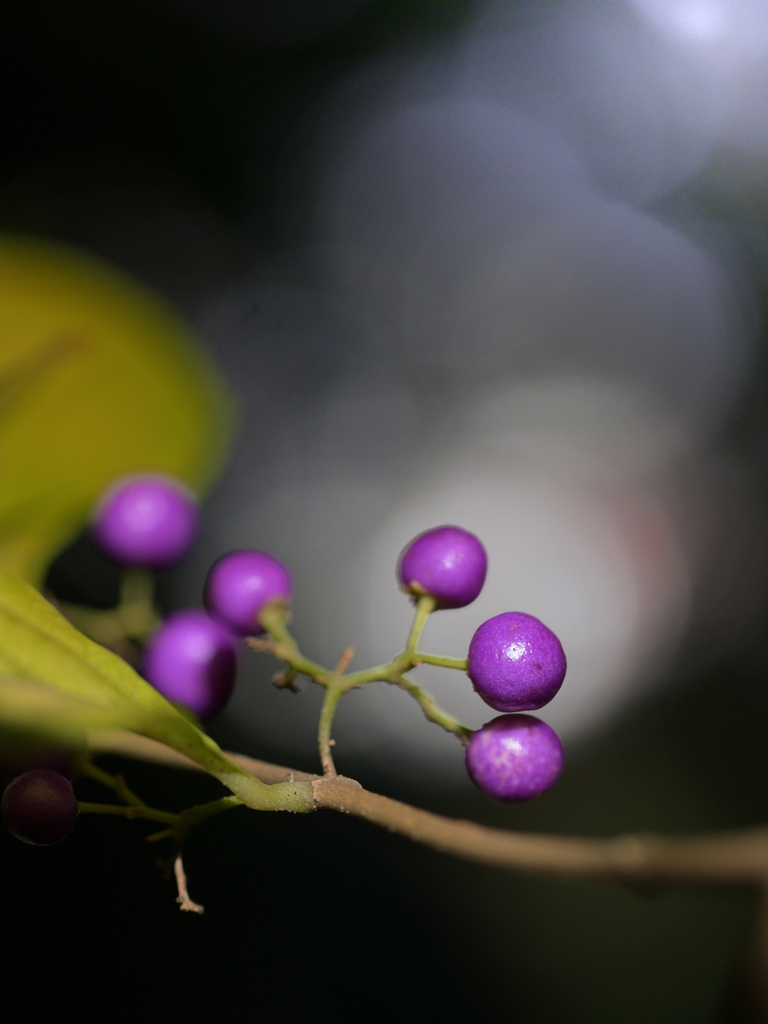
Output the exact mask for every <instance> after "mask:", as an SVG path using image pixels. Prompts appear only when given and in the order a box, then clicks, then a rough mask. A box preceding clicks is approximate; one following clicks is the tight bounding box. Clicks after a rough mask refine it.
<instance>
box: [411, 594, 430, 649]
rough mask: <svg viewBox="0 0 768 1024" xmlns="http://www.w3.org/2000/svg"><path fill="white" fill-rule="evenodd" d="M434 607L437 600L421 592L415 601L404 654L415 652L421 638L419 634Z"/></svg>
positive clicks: (422, 630)
mask: <svg viewBox="0 0 768 1024" xmlns="http://www.w3.org/2000/svg"><path fill="white" fill-rule="evenodd" d="M436 607H437V602H436V601H435V599H434V597H431V596H430V595H429V594H422V596H421V597H420V598H419V599H418V601H417V602H416V614H415V615H414V617H413V624H412V625H411V631H410V633H409V634H408V642H407V643H406V645H405V653H406V654H410V655H411V656H413V655H414V654H415V653H416V648H417V647H418V646H419V640H421V634H422V633H423V632H424V627H425V626H426V624H427V619H428V618H429V616H430V615H431V614H432V612H433V611H434V610H435V608H436Z"/></svg>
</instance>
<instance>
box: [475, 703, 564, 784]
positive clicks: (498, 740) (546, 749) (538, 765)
mask: <svg viewBox="0 0 768 1024" xmlns="http://www.w3.org/2000/svg"><path fill="white" fill-rule="evenodd" d="M466 758H467V771H468V772H469V775H470V778H471V779H472V781H473V782H474V783H475V785H476V786H477V787H478V788H479V789H482V790H483V792H484V793H487V794H488V795H489V796H492V797H495V798H496V799H497V800H506V801H508V802H510V803H519V802H521V801H523V800H532V799H533V797H536V796H539V794H541V793H543V792H544V790H545V789H549V787H550V786H552V785H554V783H555V782H557V780H558V778H559V776H560V772H561V771H562V770H563V761H564V754H563V745H562V743H561V742H560V740H559V738H558V735H557V733H556V732H555V730H554V729H552V728H551V727H550V726H548V725H547V723H546V722H542V721H541V720H540V719H538V718H534V717H533V715H500V716H499V717H498V718H494V720H493V721H492V722H489V723H488V724H487V725H484V726H483V727H482V729H478V731H477V732H476V733H473V734H472V737H471V738H470V741H469V744H468V746H467V755H466Z"/></svg>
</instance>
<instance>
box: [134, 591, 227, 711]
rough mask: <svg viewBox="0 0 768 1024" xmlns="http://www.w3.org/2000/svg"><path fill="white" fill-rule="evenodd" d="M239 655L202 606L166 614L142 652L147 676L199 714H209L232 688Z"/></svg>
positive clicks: (165, 693) (219, 707) (170, 697)
mask: <svg viewBox="0 0 768 1024" xmlns="http://www.w3.org/2000/svg"><path fill="white" fill-rule="evenodd" d="M236 669H237V658H236V656H235V649H234V647H233V646H232V641H231V640H230V638H229V637H228V636H227V634H226V633H225V632H224V631H223V630H222V629H221V627H220V626H217V625H216V623H215V622H212V621H211V620H210V619H209V618H208V616H207V615H206V614H205V612H203V611H197V610H196V609H187V610H186V611H181V612H175V613H174V614H173V615H169V616H168V618H167V619H166V620H165V622H164V623H163V625H162V626H161V627H160V628H159V629H158V630H157V632H156V633H155V634H154V635H153V637H152V639H151V640H150V641H149V643H148V644H147V648H146V650H145V652H144V665H143V671H144V676H145V678H146V679H147V680H148V681H149V682H150V683H151V684H152V685H153V686H154V688H155V689H156V690H158V691H159V692H160V693H162V695H163V696H164V697H165V698H166V699H167V700H171V701H176V702H177V703H179V704H183V705H184V706H185V707H187V708H189V710H190V711H193V712H194V713H195V714H196V715H197V716H198V718H203V719H205V718H212V717H213V716H214V715H217V714H218V713H219V711H221V710H222V708H223V707H224V705H225V704H226V703H227V701H228V700H229V698H230V695H231V694H232V687H233V686H234V682H235V671H236Z"/></svg>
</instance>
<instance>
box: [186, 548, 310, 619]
mask: <svg viewBox="0 0 768 1024" xmlns="http://www.w3.org/2000/svg"><path fill="white" fill-rule="evenodd" d="M292 590H293V586H292V584H291V576H290V573H289V572H288V570H287V569H286V567H285V566H284V565H283V563H282V562H279V561H278V560H277V559H276V558H274V557H273V556H272V555H269V554H267V552H266V551H255V550H247V551H231V552H230V553H229V554H228V555H223V556H222V557H221V558H220V559H219V560H218V561H217V562H214V564H213V566H212V567H211V570H210V572H209V573H208V578H207V579H206V581H205V591H204V599H205V607H206V608H207V609H208V612H209V613H210V615H211V616H212V617H213V618H214V619H216V620H217V621H218V622H221V623H223V624H224V625H225V626H226V627H227V628H228V629H230V630H231V631H232V632H233V633H236V634H238V635H239V636H253V635H254V634H256V633H263V632H264V630H263V629H262V627H261V626H260V625H259V615H260V613H261V611H262V609H263V608H265V607H266V606H267V605H268V604H270V603H271V602H272V601H288V600H289V599H290V597H291V593H292Z"/></svg>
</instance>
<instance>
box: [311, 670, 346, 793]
mask: <svg viewBox="0 0 768 1024" xmlns="http://www.w3.org/2000/svg"><path fill="white" fill-rule="evenodd" d="M346 692H347V687H346V686H345V685H344V684H343V683H342V681H341V679H340V678H337V680H336V682H335V683H330V684H328V686H327V687H326V690H325V699H324V700H323V707H322V709H321V711H320V721H319V722H318V728H317V745H318V748H319V750H320V761H321V762H322V765H323V775H325V777H326V778H329V779H333V778H335V777H336V766H335V765H334V763H333V757H332V756H331V747H332V745H333V740H332V739H331V730H332V728H333V719H334V717H335V715H336V708H337V707H338V704H339V700H340V699H341V697H342V695H343V694H345V693H346Z"/></svg>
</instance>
